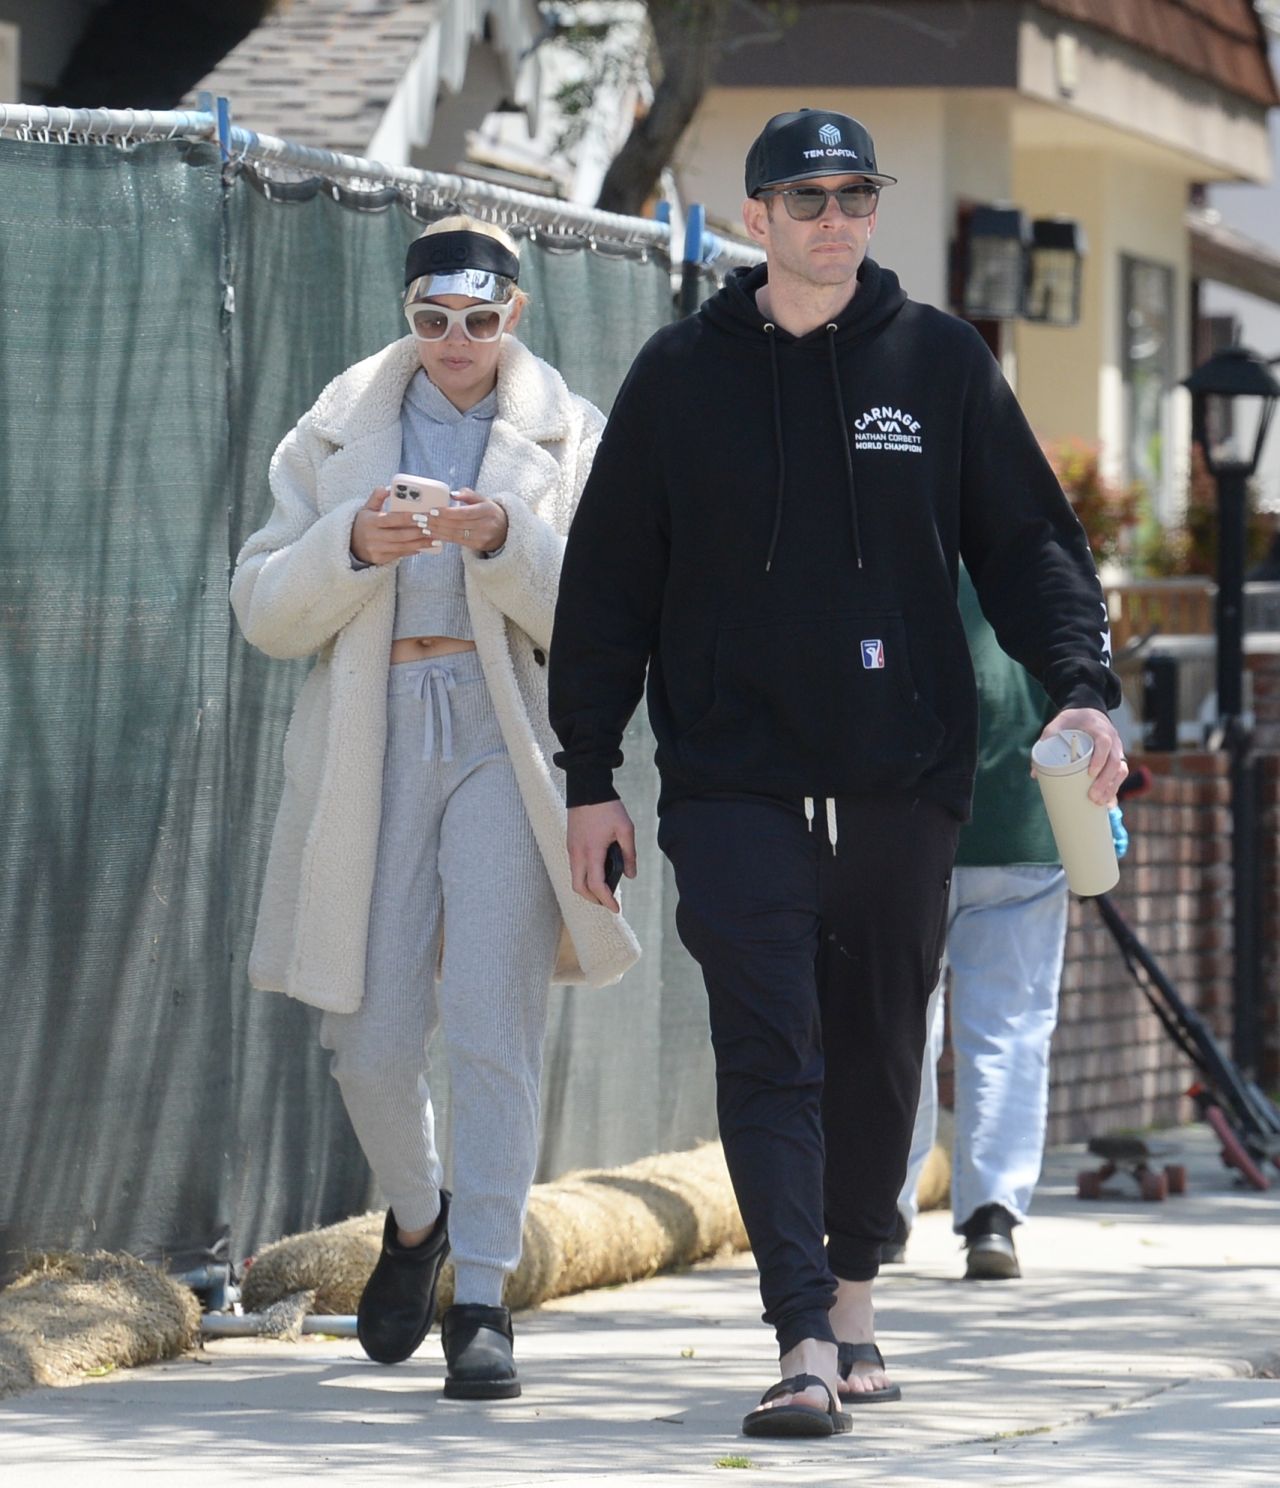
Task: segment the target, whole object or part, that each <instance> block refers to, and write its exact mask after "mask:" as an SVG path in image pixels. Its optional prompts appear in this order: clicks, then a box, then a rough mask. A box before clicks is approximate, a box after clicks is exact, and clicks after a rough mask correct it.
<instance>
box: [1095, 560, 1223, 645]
mask: <svg viewBox="0 0 1280 1488" xmlns="http://www.w3.org/2000/svg"><path fill="white" fill-rule="evenodd" d="M1216 593H1217V585H1215V584H1214V583H1213V581H1212V580H1211V579H1202V578H1191V579H1133V580H1130V581H1128V582H1126V583H1123V584H1109V585H1107V589H1106V594H1107V610H1108V612H1109V614H1110V616H1111V648H1112V651H1113V652H1118V651H1119V650H1120V649H1121V647H1122V646H1125V645H1126V644H1127V643H1128V642H1129V641H1131V640H1132V639H1133V638H1134V637H1135V636H1145V635H1152V634H1155V635H1212V634H1213V601H1214V596H1215V594H1216Z"/></svg>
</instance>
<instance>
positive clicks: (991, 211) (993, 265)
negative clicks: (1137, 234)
mask: <svg viewBox="0 0 1280 1488" xmlns="http://www.w3.org/2000/svg"><path fill="white" fill-rule="evenodd" d="M957 246H958V252H957V255H956V260H957V262H956V267H957V270H958V273H957V278H956V282H955V294H954V301H955V303H956V305H957V306H958V307H959V310H960V313H961V314H962V315H964V316H966V317H968V319H970V320H1016V319H1018V317H1019V316H1021V317H1022V318H1023V319H1025V320H1031V321H1036V322H1039V323H1040V324H1042V325H1055V326H1073V325H1076V324H1078V323H1079V320H1080V302H1081V288H1082V280H1083V264H1084V255H1085V237H1084V229H1083V228H1082V227H1081V226H1080V224H1079V223H1078V222H1075V221H1073V220H1071V219H1070V218H1067V217H1040V218H1037V219H1036V221H1034V222H1031V223H1028V221H1027V218H1026V215H1025V214H1024V213H1023V212H1022V211H1021V210H1020V209H1019V208H1017V207H1009V206H999V207H996V206H974V207H968V208H962V209H961V212H960V222H959V232H958V234H957Z"/></svg>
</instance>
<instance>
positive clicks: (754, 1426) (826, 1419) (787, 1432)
mask: <svg viewBox="0 0 1280 1488" xmlns="http://www.w3.org/2000/svg"><path fill="white" fill-rule="evenodd" d="M815 1385H816V1386H818V1387H819V1388H820V1389H822V1390H825V1391H826V1395H827V1408H826V1410H822V1409H820V1408H819V1407H818V1406H816V1405H804V1404H803V1403H802V1402H799V1401H792V1402H791V1404H790V1405H775V1406H772V1407H771V1408H770V1409H768V1410H764V1409H757V1410H753V1411H752V1412H751V1413H750V1415H747V1416H744V1417H743V1418H742V1434H743V1436H839V1435H840V1434H841V1432H844V1431H852V1430H853V1417H852V1416H846V1415H845V1414H844V1412H843V1411H841V1410H840V1409H838V1407H837V1406H836V1400H835V1396H834V1395H832V1393H831V1391H830V1390H829V1389H827V1385H826V1382H825V1381H823V1380H821V1379H819V1378H818V1376H817V1375H816V1374H793V1375H792V1376H791V1378H790V1379H784V1380H780V1381H779V1382H778V1383H777V1384H776V1385H774V1386H773V1387H772V1388H771V1389H768V1390H766V1391H765V1392H764V1394H763V1395H762V1396H761V1397H760V1405H761V1407H763V1406H766V1405H768V1404H769V1401H771V1400H776V1399H777V1398H778V1396H779V1395H798V1394H799V1393H800V1391H801V1390H808V1389H810V1388H812V1387H813V1386H815Z"/></svg>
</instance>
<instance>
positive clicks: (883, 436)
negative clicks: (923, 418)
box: [853, 407, 924, 455]
mask: <svg viewBox="0 0 1280 1488" xmlns="http://www.w3.org/2000/svg"><path fill="white" fill-rule="evenodd" d="M853 447H854V449H857V450H882V451H884V452H885V453H886V454H891V455H918V454H921V453H923V450H924V434H923V431H922V429H921V425H920V421H919V419H916V418H912V416H911V415H910V414H909V413H905V412H904V411H903V410H902V409H901V408H890V407H883V408H881V407H876V408H868V409H867V411H866V413H864V414H863V415H862V417H861V418H857V419H854V421H853Z"/></svg>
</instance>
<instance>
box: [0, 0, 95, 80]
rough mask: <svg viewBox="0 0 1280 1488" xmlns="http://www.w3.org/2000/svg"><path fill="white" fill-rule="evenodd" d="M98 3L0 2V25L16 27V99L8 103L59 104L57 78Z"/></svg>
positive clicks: (56, 0)
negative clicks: (55, 89)
mask: <svg viewBox="0 0 1280 1488" xmlns="http://www.w3.org/2000/svg"><path fill="white" fill-rule="evenodd" d="M100 4H102V0H0V21H9V22H12V23H13V24H14V25H16V26H17V27H18V30H19V33H20V43H19V90H20V95H21V96H20V97H14V98H9V99H7V100H6V101H7V102H10V103H61V102H62V99H60V98H54V97H52V96H51V90H52V88H53V85H54V83H55V82H56V80H57V77H58V74H59V73H60V72H61V71H62V69H63V67H64V66H65V65H66V61H67V58H68V57H69V56H70V55H71V51H72V48H73V47H74V46H75V44H76V42H77V41H78V40H79V38H80V34H81V32H82V31H83V30H84V28H85V27H86V26H87V25H88V24H89V17H90V15H91V14H92V13H93V11H95V10H96V9H97V8H98V6H99V5H100Z"/></svg>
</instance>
